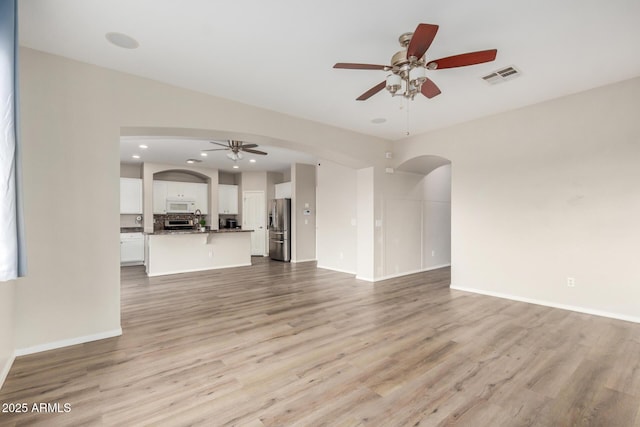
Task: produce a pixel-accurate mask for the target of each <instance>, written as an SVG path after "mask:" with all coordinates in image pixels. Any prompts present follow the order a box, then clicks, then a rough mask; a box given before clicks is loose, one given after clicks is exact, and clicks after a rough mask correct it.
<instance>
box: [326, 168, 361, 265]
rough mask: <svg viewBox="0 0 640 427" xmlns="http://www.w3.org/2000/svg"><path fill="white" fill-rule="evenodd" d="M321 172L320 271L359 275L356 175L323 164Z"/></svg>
mask: <svg viewBox="0 0 640 427" xmlns="http://www.w3.org/2000/svg"><path fill="white" fill-rule="evenodd" d="M319 163H320V165H319V166H318V168H317V171H318V174H317V176H318V186H317V192H318V194H317V200H318V217H317V233H316V236H317V237H316V238H317V258H318V267H321V268H328V269H331V270H337V271H342V272H346V273H351V274H356V273H357V237H358V236H357V215H358V200H357V171H356V170H355V169H352V168H348V167H346V166H342V165H339V164H337V163H334V162H331V161H329V160H320V162H319Z"/></svg>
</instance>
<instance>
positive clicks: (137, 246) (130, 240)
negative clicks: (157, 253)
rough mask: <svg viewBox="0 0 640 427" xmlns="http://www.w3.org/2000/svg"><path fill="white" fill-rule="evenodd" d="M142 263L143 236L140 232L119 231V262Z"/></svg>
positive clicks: (122, 263)
mask: <svg viewBox="0 0 640 427" xmlns="http://www.w3.org/2000/svg"><path fill="white" fill-rule="evenodd" d="M142 263H144V236H143V234H142V233H120V264H121V265H136V264H142Z"/></svg>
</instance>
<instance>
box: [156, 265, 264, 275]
mask: <svg viewBox="0 0 640 427" xmlns="http://www.w3.org/2000/svg"><path fill="white" fill-rule="evenodd" d="M251 265H253V264H251V263H248V264H234V265H225V266H223V267H205V268H196V269H195V270H172V271H163V272H161V273H153V274H149V272H147V276H149V277H159V276H169V275H170V274H183V273H197V272H199V271H209V270H221V269H223V268H236V267H250V266H251Z"/></svg>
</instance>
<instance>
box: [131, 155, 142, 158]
mask: <svg viewBox="0 0 640 427" xmlns="http://www.w3.org/2000/svg"><path fill="white" fill-rule="evenodd" d="M131 157H133V158H134V159H139V158H140V156H139V155H138V154H134V155H133V156H131Z"/></svg>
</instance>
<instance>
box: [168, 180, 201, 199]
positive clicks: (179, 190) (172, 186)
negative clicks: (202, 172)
mask: <svg viewBox="0 0 640 427" xmlns="http://www.w3.org/2000/svg"><path fill="white" fill-rule="evenodd" d="M196 186H197V184H196V183H193V182H177V181H167V200H190V201H195V200H196V196H197V193H198V190H197V189H196Z"/></svg>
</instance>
